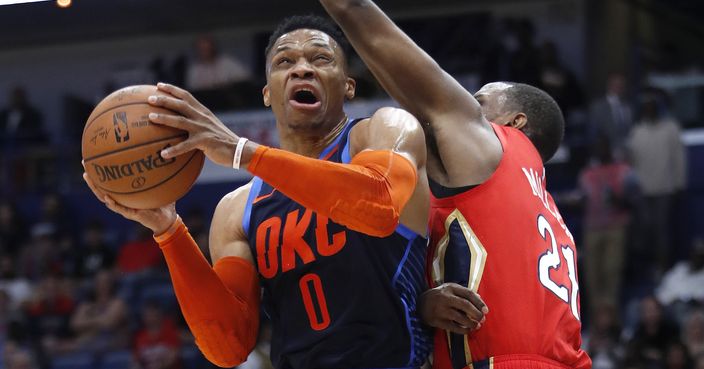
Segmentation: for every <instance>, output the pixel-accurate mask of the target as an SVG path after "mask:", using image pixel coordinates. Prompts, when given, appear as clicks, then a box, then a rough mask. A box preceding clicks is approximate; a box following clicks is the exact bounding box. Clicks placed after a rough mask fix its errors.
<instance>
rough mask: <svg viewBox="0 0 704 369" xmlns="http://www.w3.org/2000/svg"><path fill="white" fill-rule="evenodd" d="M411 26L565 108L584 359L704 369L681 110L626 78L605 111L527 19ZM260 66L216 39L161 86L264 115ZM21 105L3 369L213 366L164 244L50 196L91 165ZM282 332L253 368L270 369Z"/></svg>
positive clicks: (566, 190)
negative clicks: (685, 218)
mask: <svg viewBox="0 0 704 369" xmlns="http://www.w3.org/2000/svg"><path fill="white" fill-rule="evenodd" d="M466 23H469V22H466ZM472 25H473V26H476V23H473V24H472ZM406 27H407V30H408V32H409V33H410V34H411V36H412V37H414V39H416V40H418V42H419V43H420V44H421V46H423V47H425V48H427V49H428V51H429V52H430V53H431V54H432V55H433V56H434V57H435V58H436V59H437V60H438V61H439V62H440V64H441V65H443V66H444V67H446V68H447V70H448V71H449V72H450V73H452V74H453V75H456V76H458V78H459V79H460V80H462V76H466V75H470V74H471V75H474V76H476V80H477V81H478V83H479V84H481V83H483V82H488V81H495V80H511V81H517V82H525V83H530V84H533V85H535V86H538V87H540V88H542V89H544V90H545V91H547V92H548V93H550V94H551V95H552V96H553V97H554V98H555V99H556V100H557V101H558V103H559V104H560V106H561V107H562V109H563V112H564V113H565V117H566V121H567V127H566V138H565V150H566V151H567V152H568V156H567V159H566V160H567V163H566V164H565V165H564V166H565V167H566V168H568V169H567V170H566V171H565V173H566V174H565V176H566V177H567V179H566V180H564V181H563V182H564V183H567V184H568V185H567V186H562V187H561V188H559V189H558V191H554V195H555V198H556V200H557V201H558V204H559V206H560V208H561V211H562V212H563V213H564V214H565V215H566V216H565V218H566V219H567V221H568V223H569V226H570V227H571V228H572V229H573V231H574V234H575V235H577V236H578V239H577V245H578V248H579V252H580V260H579V263H580V287H581V288H580V290H581V296H582V311H583V317H584V347H585V348H586V350H587V351H588V352H589V353H590V355H591V356H592V359H593V361H594V368H595V369H616V368H628V369H660V368H666V369H680V368H681V369H687V368H695V369H704V288H703V287H702V286H704V238H702V237H704V234H702V235H696V234H694V236H692V237H690V236H683V235H689V234H692V233H693V232H691V231H688V232H683V230H682V227H683V226H682V224H681V223H680V222H675V221H674V220H675V219H677V215H678V214H680V213H681V212H682V207H683V204H686V201H687V199H686V189H687V188H686V183H687V173H686V168H687V157H686V156H687V155H686V152H687V151H686V147H685V145H684V144H683V142H682V139H681V128H680V124H679V122H678V121H677V120H676V119H675V118H674V116H673V114H671V112H670V109H669V106H670V101H669V99H670V97H669V96H667V94H666V93H665V92H663V91H661V90H658V89H656V88H649V87H642V86H641V83H640V82H638V83H634V81H636V80H638V79H639V78H641V77H642V76H627V75H624V74H623V73H618V72H614V73H611V74H610V75H609V76H608V78H607V79H606V80H605V81H603V85H604V88H603V93H601V94H599V96H596V97H595V98H593V99H589V98H588V97H587V93H585V88H584V87H583V86H582V83H581V82H580V81H579V79H578V78H577V74H576V73H575V71H573V70H571V69H570V67H569V66H568V65H565V63H564V62H563V61H562V60H561V57H560V50H558V47H557V46H556V44H555V43H553V42H550V41H544V42H542V43H538V42H537V41H536V40H535V32H534V29H533V25H532V24H531V23H530V22H528V21H526V20H521V19H507V20H504V21H502V22H497V23H496V24H493V25H487V26H486V27H487V29H491V30H492V32H491V33H489V34H490V35H492V36H491V37H487V38H485V39H482V40H481V41H477V40H469V41H466V42H467V43H471V45H472V46H466V47H459V46H458V45H449V46H452V47H449V46H448V44H447V43H446V44H440V43H438V42H437V39H438V38H441V37H443V33H442V29H441V28H442V27H448V26H447V25H446V24H444V25H443V24H435V25H432V24H431V25H430V26H429V25H427V24H424V25H423V26H422V27H421V26H419V25H418V24H413V23H409V24H407V25H406ZM433 27H435V28H433ZM460 31H462V29H461V28H460ZM473 34H477V32H476V30H475V31H474V32H473ZM474 41H477V42H476V43H474ZM248 65H251V63H244V62H242V61H240V60H238V58H237V57H236V56H234V55H228V54H227V53H225V52H222V51H221V50H220V49H219V47H218V46H217V42H216V40H215V39H214V38H212V37H211V36H202V37H200V38H198V39H197V40H196V42H195V46H194V52H193V57H192V58H178V59H176V60H172V61H170V62H168V63H167V62H166V61H165V60H162V59H157V60H155V61H154V62H153V63H151V64H150V65H149V66H148V68H150V69H151V70H152V72H153V75H154V76H155V77H154V78H155V80H158V81H168V82H172V83H176V84H178V85H182V86H185V87H186V88H187V89H189V90H191V91H192V92H193V93H194V95H195V96H196V97H198V98H199V99H200V100H201V101H203V102H204V103H205V105H207V106H210V107H212V108H213V109H214V110H216V111H231V110H237V109H249V108H254V107H259V104H260V88H261V84H262V79H261V78H257V77H256V76H255V75H254V74H255V72H254V71H253V70H252V68H248V67H247V66H248ZM351 70H352V73H353V74H354V75H355V76H356V77H357V78H358V79H359V83H358V89H359V90H360V91H359V93H358V95H360V96H361V98H364V99H375V98H383V97H384V94H383V91H382V90H381V89H380V88H379V86H378V85H377V84H376V82H375V81H374V80H373V78H372V76H371V75H370V74H369V72H368V71H366V69H365V68H364V66H363V65H361V64H360V63H359V62H358V61H357V62H353V63H352V64H351ZM262 77H263V76H262ZM629 81H630V82H629ZM638 81H639V80H638ZM144 82H145V83H152V82H154V81H151V80H148V81H144ZM108 86H110V87H109V88H108V89H112V88H113V87H114V86H113V85H111V84H108ZM9 96H10V100H9V101H8V102H7V105H6V106H5V107H4V108H3V109H2V110H0V145H1V147H2V149H1V151H2V159H1V160H0V171H1V173H2V177H1V178H2V180H0V181H1V182H2V183H0V184H2V189H3V190H2V192H1V193H0V195H2V197H0V347H3V348H4V349H3V350H1V351H0V368H8V369H19V368H29V369H34V368H72V369H76V368H92V367H95V368H104V369H111V368H126V367H130V368H148V369H152V368H162V369H168V368H171V369H174V368H200V367H208V366H207V365H208V364H206V362H205V361H204V359H203V358H202V357H201V356H200V354H199V353H198V351H197V349H196V348H195V346H194V344H193V337H192V336H191V335H190V334H189V332H188V329H187V327H186V326H185V323H184V321H183V318H182V317H181V315H180V312H179V310H178V307H177V304H176V300H175V296H174V294H173V290H172V289H171V285H170V282H169V279H168V273H167V271H166V269H165V268H166V267H165V264H164V261H163V257H162V255H161V252H160V250H159V249H158V246H157V245H156V244H155V242H154V241H153V240H152V238H151V235H150V234H149V231H148V230H146V229H142V228H139V227H137V226H135V228H134V229H131V230H130V231H129V232H124V230H123V229H111V228H110V227H109V226H108V225H106V224H104V223H102V222H101V221H99V220H92V221H87V222H86V221H81V222H79V221H78V220H77V218H76V217H74V216H72V214H70V212H69V211H68V210H67V208H66V207H65V205H64V201H65V200H64V198H63V196H62V195H63V194H65V193H68V192H71V191H75V190H76V188H77V187H78V186H81V185H82V184H81V183H80V182H79V181H76V183H72V184H70V185H69V186H68V187H60V188H61V189H62V191H60V192H61V194H57V193H48V192H47V189H49V188H57V187H56V186H57V183H58V182H59V181H60V180H59V179H58V178H61V174H60V173H57V172H60V171H62V170H64V169H67V168H68V169H67V170H68V173H71V175H77V173H79V172H80V167H79V166H78V165H73V164H65V165H68V167H65V168H64V169H60V168H59V169H56V166H55V165H47V162H51V160H53V159H55V155H54V151H52V148H51V145H50V144H49V142H50V141H51V140H49V139H48V136H47V132H48V131H47V127H46V126H45V125H44V124H45V121H44V120H43V119H42V113H41V111H42V109H41V107H38V106H34V104H32V102H31V99H30V96H31V91H26V90H25V89H23V88H22V87H21V86H18V87H16V88H15V89H13V91H12V92H11V93H10V94H9ZM90 106H91V105H90V104H89V107H90ZM89 112H90V109H89V110H88V113H89ZM86 115H87V114H86ZM83 119H85V117H82V118H81V119H79V120H80V121H82V120H83ZM76 142H77V141H76ZM78 157H79V154H78V153H76V157H75V161H76V163H74V164H77V163H78V162H79V159H78ZM82 190H84V189H82ZM26 193H34V194H37V193H39V194H42V195H41V197H42V204H41V206H40V210H39V211H35V212H29V213H28V212H23V211H21V209H20V208H18V204H17V203H16V202H15V201H16V199H20V198H22V195H23V194H26ZM184 218H185V223H186V224H187V225H188V226H189V229H190V231H191V233H192V234H193V235H194V238H195V239H196V240H197V241H198V244H199V245H200V246H202V247H203V252H204V253H205V254H206V256H207V253H208V252H207V238H208V237H207V233H208V228H209V225H208V219H209V218H210V215H209V214H206V213H205V212H204V211H203V210H201V209H191V210H190V211H189V212H187V214H186V215H185V217H184ZM264 329H266V325H264ZM267 334H268V333H267V332H265V333H264V334H262V337H263V338H262V340H261V341H262V342H261V344H260V346H258V347H257V350H256V351H255V353H254V354H253V357H252V360H251V361H249V362H248V364H246V366H247V367H249V368H259V367H262V368H265V367H267V365H268V364H267V361H266V359H262V358H265V357H266V356H268V350H267V342H266V336H267Z"/></svg>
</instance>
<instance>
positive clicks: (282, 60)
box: [274, 57, 293, 65]
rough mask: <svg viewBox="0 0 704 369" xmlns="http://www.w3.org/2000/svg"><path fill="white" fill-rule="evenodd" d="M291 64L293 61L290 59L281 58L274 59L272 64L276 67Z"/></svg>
mask: <svg viewBox="0 0 704 369" xmlns="http://www.w3.org/2000/svg"><path fill="white" fill-rule="evenodd" d="M292 62H293V61H292V60H291V59H290V58H287V57H281V58H278V59H276V62H275V63H274V64H276V65H285V64H290V63H292Z"/></svg>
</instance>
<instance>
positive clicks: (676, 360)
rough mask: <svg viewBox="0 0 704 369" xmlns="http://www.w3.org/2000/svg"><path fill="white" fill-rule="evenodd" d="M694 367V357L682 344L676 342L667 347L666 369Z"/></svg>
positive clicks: (688, 368)
mask: <svg viewBox="0 0 704 369" xmlns="http://www.w3.org/2000/svg"><path fill="white" fill-rule="evenodd" d="M693 365H694V361H693V360H692V356H691V355H690V354H689V351H688V350H687V346H685V345H684V344H683V343H682V342H680V341H674V342H672V343H670V345H669V346H667V351H666V354H665V366H664V368H665V369H690V368H691V367H692V366H693Z"/></svg>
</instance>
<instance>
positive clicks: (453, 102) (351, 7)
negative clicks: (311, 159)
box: [320, 0, 483, 124]
mask: <svg viewBox="0 0 704 369" xmlns="http://www.w3.org/2000/svg"><path fill="white" fill-rule="evenodd" d="M320 3H321V4H322V5H323V6H324V7H325V9H326V10H327V12H328V13H329V14H330V16H331V17H332V18H333V19H335V21H336V22H337V24H338V25H339V26H340V27H341V28H342V30H343V31H344V32H345V35H346V36H347V38H348V40H349V41H350V43H351V44H352V46H353V47H354V49H355V51H356V52H357V54H359V56H360V57H361V58H362V60H363V61H364V63H365V64H366V65H367V67H368V68H369V70H370V71H371V72H372V73H373V74H374V76H375V77H376V78H377V80H378V81H379V83H381V85H382V86H383V87H384V89H385V90H386V92H388V93H389V95H391V97H393V98H394V99H395V100H396V101H398V102H399V103H400V104H401V106H402V107H403V108H404V109H406V110H408V111H409V112H411V113H412V114H414V115H415V116H416V117H418V119H419V120H420V121H421V122H424V123H426V122H429V123H431V124H435V123H436V122H435V121H436V120H437V119H438V118H439V117H442V116H445V115H453V116H455V117H457V116H459V117H461V118H462V119H463V120H464V122H465V123H466V122H467V121H471V122H473V123H478V124H482V121H483V119H482V114H481V108H480V106H479V103H477V101H476V100H475V99H474V97H472V95H471V94H470V93H469V92H467V90H465V89H464V88H463V87H462V86H461V85H460V84H459V83H458V82H457V81H456V80H455V79H454V78H452V76H450V75H449V74H447V73H446V72H445V71H444V70H443V69H442V68H440V66H439V65H438V63H437V62H435V60H433V59H432V58H431V57H430V56H429V55H428V54H427V53H426V52H425V51H423V49H421V48H420V47H418V45H416V44H415V42H413V40H411V39H410V38H409V37H408V36H407V35H406V34H405V33H404V32H403V31H402V30H401V29H400V28H399V27H398V26H397V25H396V24H394V23H393V21H391V19H389V17H387V16H386V14H384V12H383V11H382V10H381V9H379V7H378V6H377V5H376V4H374V2H372V1H365V0H320ZM440 123H446V122H440ZM447 124H451V122H447Z"/></svg>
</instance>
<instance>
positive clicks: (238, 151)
mask: <svg viewBox="0 0 704 369" xmlns="http://www.w3.org/2000/svg"><path fill="white" fill-rule="evenodd" d="M247 141H249V140H248V139H246V138H244V137H240V139H239V140H238V141H237V147H235V157H234V158H233V159H232V167H233V168H235V169H240V161H241V160H242V151H244V145H245V144H246V143H247Z"/></svg>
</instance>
